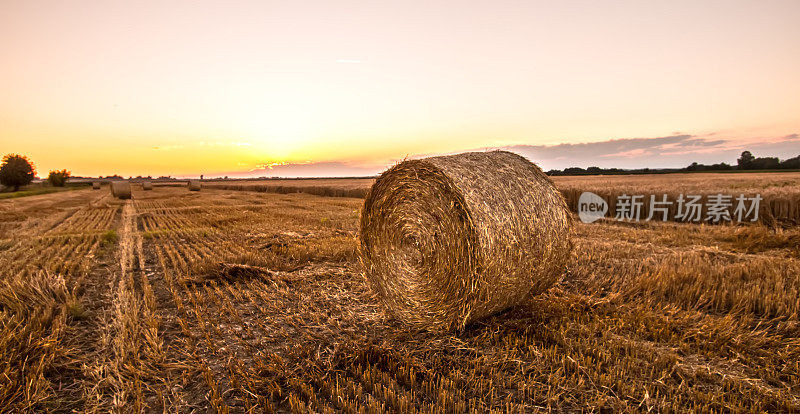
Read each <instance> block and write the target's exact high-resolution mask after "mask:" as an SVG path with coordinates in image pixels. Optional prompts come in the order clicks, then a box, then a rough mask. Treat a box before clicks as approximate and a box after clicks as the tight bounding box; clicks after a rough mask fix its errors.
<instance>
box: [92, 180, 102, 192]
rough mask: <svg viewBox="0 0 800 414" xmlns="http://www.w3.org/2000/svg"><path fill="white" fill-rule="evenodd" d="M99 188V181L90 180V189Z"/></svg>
mask: <svg viewBox="0 0 800 414" xmlns="http://www.w3.org/2000/svg"><path fill="white" fill-rule="evenodd" d="M99 189H100V181H92V190H99Z"/></svg>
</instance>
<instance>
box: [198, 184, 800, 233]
mask: <svg viewBox="0 0 800 414" xmlns="http://www.w3.org/2000/svg"><path fill="white" fill-rule="evenodd" d="M551 178H552V179H553V182H554V183H555V184H556V187H558V189H559V190H561V192H562V194H563V195H564V197H565V198H566V199H567V203H568V205H569V206H570V208H571V209H572V210H573V211H576V212H577V208H578V198H579V197H580V194H581V193H583V192H584V191H591V192H594V193H597V194H598V195H600V196H602V197H604V198H605V199H606V200H607V201H609V203H610V208H611V213H610V214H611V215H612V216H613V213H614V211H615V208H616V198H617V197H618V196H620V195H623V194H627V195H643V196H644V205H643V208H644V209H647V208H649V205H650V203H649V196H650V195H655V196H656V197H661V196H663V195H664V194H667V195H668V196H669V199H670V200H673V201H674V200H675V199H676V198H677V197H678V195H679V194H685V195H689V194H696V195H702V196H704V198H707V196H709V195H713V194H725V195H731V196H732V197H733V198H735V197H737V196H738V195H740V194H744V195H746V196H748V197H752V196H755V195H756V194H758V195H759V196H761V197H762V198H763V201H762V202H761V205H760V209H759V212H760V214H759V221H761V222H763V223H765V224H768V225H780V226H792V225H798V224H800V172H786V173H740V174H731V173H685V174H646V175H645V174H641V175H599V176H574V177H565V176H558V177H551ZM374 181H375V180H374V179H371V178H361V179H358V178H356V179H353V178H332V179H299V180H298V179H292V180H252V181H210V182H207V183H204V185H205V186H206V187H208V188H218V189H225V190H239V191H259V192H271V193H282V194H286V193H296V192H303V193H308V194H315V195H321V196H334V197H356V198H363V197H365V196H366V194H367V191H368V190H369V187H370V186H371V185H372V183H373V182H374ZM728 210H729V212H730V213H731V214H733V211H734V210H735V205H732V206H730V208H729V209H728ZM674 216H675V206H673V207H672V210H671V211H670V214H669V219H670V220H675V217H674Z"/></svg>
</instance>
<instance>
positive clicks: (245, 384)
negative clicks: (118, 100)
mask: <svg viewBox="0 0 800 414" xmlns="http://www.w3.org/2000/svg"><path fill="white" fill-rule="evenodd" d="M694 176H695V175H694V174H693V175H692V177H686V179H675V181H672V182H657V183H648V182H647V181H641V180H644V178H643V177H640V176H636V177H634V179H635V180H637V181H638V184H639V187H636V186H635V185H634V184H629V183H627V182H625V181H618V182H616V183H613V186H616V185H623V186H624V185H631V187H630V188H631V189H632V190H636V191H640V190H642V189H644V188H653V189H661V188H664V187H663V186H666V187H670V186H673V185H675V186H678V185H687V186H689V185H690V186H693V187H691V188H690V187H683V188H685V189H686V191H689V190H691V191H702V192H712V191H717V190H719V189H725V188H728V189H733V190H736V191H739V189H744V188H757V186H764V185H765V183H766V182H771V183H774V185H773V186H766V187H764V188H763V189H764V190H765V191H776V190H775V188H779V187H780V188H782V187H783V184H784V183H786V182H790V181H791V180H796V179H797V175H794V176H791V177H785V176H783V177H782V176H777V175H775V176H773V175H766V176H763V177H749V178H748V179H749V180H751V181H735V182H728V181H721V180H720V179H721V177H719V176H716V175H709V176H707V177H705V178H703V177H700V178H698V180H699V181H692V180H693V177H694ZM725 177H731V176H725ZM626 178H627V177H626ZM732 178H736V177H732ZM658 179H663V178H662V177H656V180H658ZM671 179H672V178H667V180H671ZM703 179H705V180H706V181H705V182H706V187H703V186H702V182H703ZM564 180H569V181H568V182H565V181H562V180H557V182H558V183H559V185H560V186H564V185H576V186H584V185H586V187H588V188H591V187H590V186H591V185H593V184H594V185H603V186H609V185H612V184H611V183H609V182H600V183H599V184H598V181H596V180H603V178H597V177H581V178H580V179H576V178H565V179H564ZM593 180H594V181H593ZM609 180H612V181H613V180H624V178H622V177H613V178H611V179H609ZM291 181H292V183H293V184H294V185H295V186H299V185H298V184H299V183H297V182H296V181H295V180H291ZM687 181H692V182H687ZM331 183H333V184H336V185H339V184H341V186H342V187H344V186H345V185H348V186H353V187H351V188H355V186H363V185H365V184H366V183H367V181H352V180H351V181H349V182H347V183H346V184H342V183H340V182H337V181H335V180H334V181H331ZM256 184H259V183H256ZM270 184H272V182H270ZM318 184H319V181H316V180H315V182H314V185H318ZM210 187H213V184H211V183H209V184H207V186H206V189H204V190H203V191H200V192H192V193H190V192H189V191H188V190H187V189H186V188H181V187H156V188H155V189H154V190H153V191H147V192H145V191H142V190H141V188H139V187H138V186H136V185H134V187H133V199H132V200H127V201H123V200H116V199H112V198H111V197H110V196H109V194H108V190H107V189H105V188H104V189H103V190H101V191H92V190H88V189H87V190H79V191H69V192H62V193H54V194H46V195H40V196H31V197H25V198H19V199H13V200H3V201H0V377H2V378H3V379H2V380H1V381H0V412H9V411H33V412H71V411H73V410H74V411H99V412H108V411H112V410H118V411H148V412H150V411H153V412H155V411H157V412H162V411H169V412H192V411H202V412H206V411H217V412H250V411H255V412H262V411H278V412H386V411H394V412H426V413H427V412H430V413H438V412H465V411H481V412H482V411H489V410H494V411H496V412H501V411H502V412H535V411H550V410H554V411H580V410H588V411H653V412H667V411H681V412H698V411H701V412H702V411H705V412H731V411H734V412H736V411H759V412H760V411H765V412H787V411H797V410H800V320H799V319H798V315H800V302H798V297H800V247H798V246H800V230H798V228H797V227H791V228H786V229H770V228H768V227H765V226H760V225H755V226H741V227H739V226H697V225H690V224H676V223H669V222H667V223H652V222H651V223H643V224H639V225H635V226H634V225H630V224H626V223H617V222H605V223H595V224H591V225H585V224H577V234H576V237H575V240H574V242H575V249H574V254H573V257H572V259H571V260H570V262H569V264H568V265H567V267H566V269H565V271H564V274H563V278H562V280H561V281H560V282H559V284H558V285H557V286H555V287H554V288H552V289H551V290H550V291H549V292H547V293H546V294H543V295H540V296H537V297H535V298H532V299H531V300H530V301H529V302H528V303H526V304H525V305H524V306H521V307H519V308H517V309H514V310H511V311H508V312H506V313H503V314H500V315H497V316H495V317H492V318H490V319H488V320H485V321H482V322H480V323H477V324H474V325H472V326H470V327H468V328H467V329H466V330H465V331H464V332H461V333H452V334H433V333H427V332H419V331H415V330H412V329H409V328H407V327H405V326H403V325H401V324H399V323H397V322H396V321H395V320H393V319H392V318H390V317H388V316H387V315H385V314H384V312H383V310H382V308H381V306H380V304H379V302H378V300H377V298H376V297H375V296H374V294H373V293H371V292H370V291H369V289H368V287H367V285H366V283H365V281H364V279H363V277H362V276H361V269H360V267H359V262H358V259H357V239H356V232H357V226H358V216H359V211H360V208H361V204H362V200H359V199H356V198H347V197H345V198H331V197H317V196H314V195H310V194H302V193H301V194H274V193H256V192H249V191H230V190H222V189H216V190H209V188H210ZM595 188H603V187H595ZM598 191H599V190H598ZM642 191H643V190H642ZM742 191H744V190H742Z"/></svg>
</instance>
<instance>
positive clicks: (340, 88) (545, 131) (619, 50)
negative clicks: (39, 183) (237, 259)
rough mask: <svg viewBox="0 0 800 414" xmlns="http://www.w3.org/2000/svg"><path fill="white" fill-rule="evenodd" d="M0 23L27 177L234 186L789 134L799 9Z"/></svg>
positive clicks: (364, 12)
mask: <svg viewBox="0 0 800 414" xmlns="http://www.w3.org/2000/svg"><path fill="white" fill-rule="evenodd" d="M0 10H2V13H0V36H2V37H3V38H4V39H10V40H11V41H7V42H3V43H2V44H0V57H1V58H2V62H4V63H3V64H2V65H0V83H2V85H3V88H2V90H3V93H2V94H0V148H2V151H5V153H10V152H16V153H22V154H25V155H27V156H28V157H29V158H31V159H32V160H33V161H34V162H35V164H36V166H37V170H38V172H39V175H40V176H42V175H46V173H47V171H48V170H51V169H61V168H67V169H69V170H71V171H72V172H73V174H75V175H85V176H95V175H110V174H120V175H123V176H129V175H134V176H135V175H153V176H159V175H172V176H197V175H200V174H205V175H206V176H218V175H236V174H242V175H246V174H248V173H249V172H250V171H252V170H254V169H257V168H259V166H265V165H278V164H281V163H284V164H285V163H308V162H326V161H342V162H348V163H354V164H359V165H382V164H385V163H389V162H392V161H393V160H397V159H402V158H403V157H405V156H413V155H416V154H428V153H430V154H432V153H444V152H454V151H461V150H468V149H475V148H484V147H499V146H506V145H517V144H530V145H544V144H547V145H552V144H559V143H578V142H594V141H601V140H608V139H612V138H625V137H659V136H666V135H669V134H672V133H673V132H674V131H682V132H684V133H688V134H695V135H708V134H712V133H722V134H725V136H726V137H728V138H731V139H742V140H745V139H753V138H754V137H782V136H786V135H790V134H794V133H798V132H800V117H798V116H797V114H798V113H800V75H798V74H800V52H799V51H800V26H798V25H797V24H796V18H797V17H798V16H800V3H798V2H793V1H776V2H769V3H756V2H745V1H732V2H724V3H720V4H713V3H712V2H708V3H705V2H704V3H702V4H694V3H688V2H687V3H668V4H649V3H645V2H632V3H628V4H625V5H622V4H619V3H613V4H599V3H595V2H589V1H573V2H559V3H552V4H551V3H542V4H534V3H516V2H499V3H498V2H493V3H491V4H489V3H486V4H469V5H466V4H464V3H462V2H455V1H446V2H440V3H436V4H433V5H432V4H430V3H421V2H419V3H415V2H396V3H385V2H379V3H365V4H358V5H356V4H354V3H339V4H334V3H331V2H315V3H314V4H313V5H309V4H307V3H306V4H304V5H301V4H299V3H294V2H277V3H276V2H270V3H262V2H237V3H235V4H231V3H228V2H216V1H210V2H203V3H198V2H182V1H178V2H170V3H163V2H156V1H145V2H137V3H135V4H125V3H113V4H112V3H108V2H101V1H97V2H81V3H61V2H46V1H44V2H13V3H6V4H4V5H2V6H0ZM767 155H769V154H767ZM690 158H691V157H689V158H687V159H688V160H691V159H690ZM643 166H644V165H643Z"/></svg>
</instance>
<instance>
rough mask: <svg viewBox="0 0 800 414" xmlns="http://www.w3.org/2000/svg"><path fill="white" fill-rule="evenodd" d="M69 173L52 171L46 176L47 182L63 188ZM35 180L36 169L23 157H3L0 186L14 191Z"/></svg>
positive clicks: (9, 155)
mask: <svg viewBox="0 0 800 414" xmlns="http://www.w3.org/2000/svg"><path fill="white" fill-rule="evenodd" d="M69 176H70V172H69V171H67V170H66V169H63V170H53V171H50V174H48V175H47V181H48V182H49V183H50V184H51V185H52V186H54V187H63V186H65V185H66V184H67V179H68V178H69ZM34 178H36V167H35V166H34V165H33V163H32V162H31V160H29V159H28V157H26V156H24V155H19V154H8V155H6V156H5V157H3V162H2V164H0V184H2V185H4V186H6V187H12V188H13V189H14V191H19V188H20V187H22V186H25V185H28V184H30V183H31V182H32V181H33V179H34Z"/></svg>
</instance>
